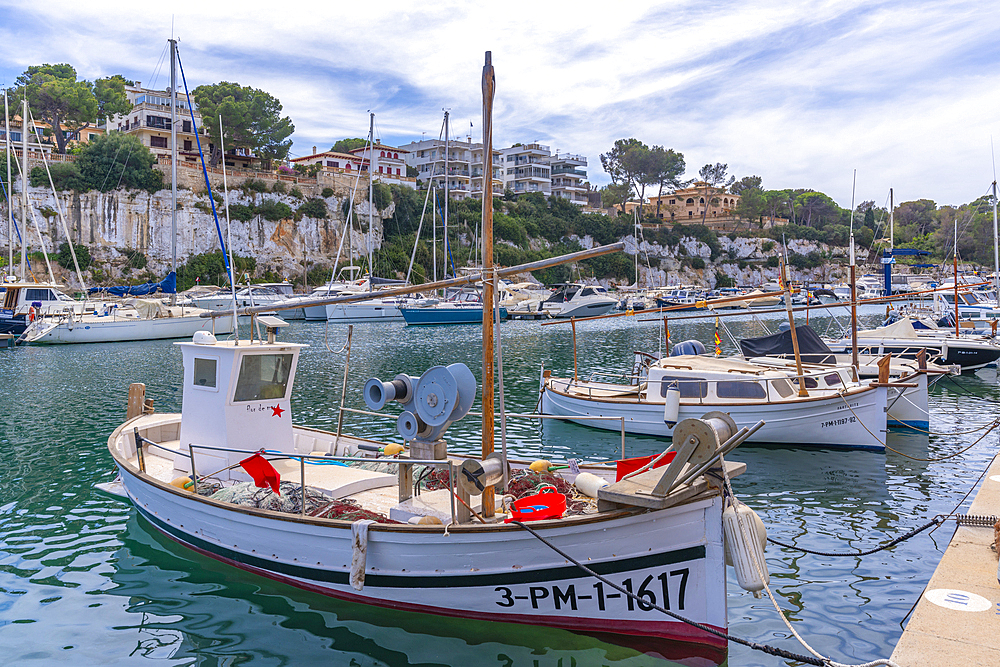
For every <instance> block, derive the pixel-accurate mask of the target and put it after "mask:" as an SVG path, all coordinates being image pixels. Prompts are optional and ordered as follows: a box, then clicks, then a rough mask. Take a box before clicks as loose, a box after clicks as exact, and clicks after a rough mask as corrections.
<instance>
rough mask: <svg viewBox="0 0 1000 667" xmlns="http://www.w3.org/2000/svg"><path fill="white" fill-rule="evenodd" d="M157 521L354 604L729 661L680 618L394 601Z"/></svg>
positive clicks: (716, 640) (712, 640)
mask: <svg viewBox="0 0 1000 667" xmlns="http://www.w3.org/2000/svg"><path fill="white" fill-rule="evenodd" d="M151 525H153V527H154V528H156V529H157V530H158V531H159V532H160V533H162V534H163V535H165V536H166V537H168V538H170V539H171V540H173V541H174V542H177V543H178V544H181V545H183V546H185V547H186V548H188V549H191V550H192V551H196V552H198V553H200V554H202V555H204V556H208V557H209V558H212V559H213V560H217V561H220V562H222V563H226V564H227V565H232V566H233V567H236V568H239V569H241V570H244V571H246V572H251V573H253V574H257V575H260V576H262V577H266V578H267V579H271V580H273V581H278V582H281V583H284V584H288V585H290V586H295V587H296V588H301V589H303V590H307V591H311V592H314V593H319V594H321V595H326V596H328V597H332V598H336V599H338V600H344V601H347V602H355V603H359V604H367V605H373V606H377V607H385V608H388V609H397V610H400V611H409V612H416V613H420V614H430V615H435V616H451V617H456V618H468V619H474V620H482V621H494V622H501V623H523V624H527V625H541V626H545V627H550V628H557V629H560V630H569V631H571V632H576V633H580V634H585V635H588V636H590V637H594V638H596V639H600V640H601V641H605V642H607V643H609V644H615V645H617V646H625V647H627V648H631V649H634V650H636V651H639V652H641V653H645V654H648V655H654V656H658V657H661V658H664V659H666V660H683V659H684V658H691V657H700V658H706V659H708V660H710V661H712V663H713V664H716V665H720V664H722V663H723V662H725V659H726V655H727V651H728V643H727V642H726V640H725V639H722V638H721V637H716V636H715V635H712V634H709V633H707V632H704V631H702V630H699V629H698V628H695V627H694V626H691V625H688V624H686V623H682V622H680V621H666V622H657V621H635V620H626V619H607V620H601V621H599V620H596V619H588V618H566V617H562V616H541V615H539V616H534V615H530V614H488V613H485V612H474V611H458V610H455V609H448V608H444V607H432V606H429V605H421V604H413V603H409V602H398V601H395V600H380V599H378V598H372V597H367V596H363V595H356V594H354V593H350V592H347V591H341V590H338V589H335V588H328V587H326V586H322V585H319V584H315V583H311V582H307V581H302V580H301V579H295V578H294V577H287V576H285V575H282V574H277V573H275V572H271V571H270V570H264V569H261V568H258V567H254V566H252V565H247V564H246V563H240V562H239V561H235V560H232V559H230V558H226V557H225V556H220V555H219V554H217V553H214V552H212V551H208V550H206V549H201V548H199V547H196V546H194V545H192V544H190V543H188V542H185V541H183V540H180V539H178V538H176V537H175V536H173V535H171V534H169V533H167V532H164V531H162V530H160V529H159V527H157V526H156V525H155V524H151ZM704 625H707V626H708V627H710V628H712V629H714V630H718V631H719V632H726V628H719V627H716V626H713V625H709V624H707V623H706V624H704Z"/></svg>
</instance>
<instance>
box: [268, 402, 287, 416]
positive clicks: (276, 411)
mask: <svg viewBox="0 0 1000 667" xmlns="http://www.w3.org/2000/svg"><path fill="white" fill-rule="evenodd" d="M282 412H284V410H282V409H281V406H280V405H276V406H274V407H273V408H271V416H272V417H280V416H281V413H282Z"/></svg>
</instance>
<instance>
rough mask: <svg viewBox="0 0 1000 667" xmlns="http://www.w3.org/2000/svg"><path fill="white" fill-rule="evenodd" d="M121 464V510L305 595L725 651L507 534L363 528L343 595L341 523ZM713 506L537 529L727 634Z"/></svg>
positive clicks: (704, 503)
mask: <svg viewBox="0 0 1000 667" xmlns="http://www.w3.org/2000/svg"><path fill="white" fill-rule="evenodd" d="M113 437H114V436H113ZM124 437H128V436H127V435H126V436H124ZM116 463H117V465H118V468H119V471H120V473H121V478H122V481H123V484H124V488H125V490H126V491H127V493H128V496H129V498H130V499H131V500H132V502H133V503H134V504H135V506H136V508H137V509H138V510H139V512H140V513H141V514H142V515H143V517H145V518H146V519H147V520H148V521H149V522H150V523H152V525H153V526H155V527H156V528H157V529H158V530H160V531H162V532H163V533H164V534H166V535H167V536H169V537H171V538H172V539H174V540H176V541H178V542H180V543H182V544H185V545H187V546H189V547H191V548H193V549H196V550H197V551H200V552H202V553H204V554H206V555H208V556H210V557H212V558H216V559H218V560H220V561H223V562H227V563H230V564H232V565H234V566H236V567H240V568H243V569H245V570H249V571H251V572H255V573H257V574H261V575H263V576H266V577H269V578H272V579H276V580H279V581H283V582H287V583H289V584H292V585H294V586H298V587H300V588H304V589H308V590H313V591H316V592H319V593H322V594H325V595H330V596H332V597H336V598H340V599H345V600H351V601H355V602H361V603H366V604H372V605H377V606H382V607H391V608H395V609H404V610H410V611H415V612H424V613H431V614H436V615H447V616H456V617H462V618H476V619H485V620H491V621H500V622H508V623H524V624H530V625H541V626H550V627H557V628H564V629H568V630H571V631H574V632H580V633H584V634H595V635H600V636H602V637H604V638H607V637H608V636H609V635H614V636H616V637H615V639H613V640H612V641H616V643H621V644H623V645H629V646H635V647H637V648H640V650H651V651H652V652H660V651H659V650H658V649H656V648H655V647H656V646H657V645H663V646H664V651H669V650H670V648H669V644H670V643H671V642H677V641H681V642H691V643H695V644H699V645H702V646H701V649H702V650H711V651H712V652H719V651H722V652H723V654H724V651H725V648H724V647H725V643H724V642H723V641H721V640H720V639H718V638H717V637H714V636H712V635H709V634H707V633H705V632H703V631H700V630H698V629H696V628H693V627H691V626H689V625H686V624H684V623H681V622H678V621H674V620H673V619H671V618H670V617H667V616H665V615H663V614H661V613H660V612H657V611H655V610H652V609H642V608H640V606H639V605H638V604H636V603H632V604H630V603H629V601H628V599H627V598H626V597H625V596H622V595H621V594H619V593H617V591H615V590H614V589H611V588H609V587H607V586H605V585H603V584H601V583H600V582H598V581H597V580H596V579H594V578H593V577H590V576H589V575H586V574H585V573H583V572H582V571H581V570H579V569H578V568H576V567H575V566H574V565H572V564H570V563H568V562H567V561H565V560H564V559H563V558H562V557H560V556H558V555H557V554H556V553H555V552H554V551H552V550H551V549H549V548H548V547H547V546H545V545H544V544H542V542H540V541H539V540H537V539H535V538H534V537H532V536H531V535H530V534H529V533H527V532H526V531H524V530H520V529H517V528H515V527H513V526H510V527H501V528H499V529H494V530H483V529H480V530H471V531H463V530H462V529H461V528H455V527H453V528H452V529H451V531H450V534H449V535H447V536H445V535H443V534H442V533H441V531H440V528H437V529H433V528H431V527H428V528H430V530H420V529H414V528H415V527H410V526H406V527H405V528H404V529H401V530H400V529H397V530H393V528H392V527H391V526H372V527H371V528H370V532H369V540H368V546H367V561H366V564H367V568H366V579H365V585H364V588H363V589H362V590H361V591H357V590H355V589H354V588H352V587H351V585H350V583H349V573H350V569H351V559H352V535H351V528H350V524H349V523H347V522H342V521H330V520H308V521H301V520H299V517H298V516H297V515H287V514H285V515H283V514H279V513H275V512H266V511H261V510H247V509H246V508H235V506H231V505H229V506H227V504H225V503H218V502H212V501H206V500H205V499H203V498H200V497H197V496H195V495H194V494H191V493H188V492H180V491H178V490H174V489H173V487H169V486H166V485H162V484H154V483H150V481H148V478H145V477H141V476H140V475H138V474H137V471H136V470H135V468H133V467H132V466H131V465H123V464H122V461H121V460H119V459H118V457H116ZM722 502H723V501H722V499H721V498H720V497H719V496H714V497H711V498H707V499H704V500H699V501H695V502H692V503H689V504H686V505H681V506H679V507H673V508H669V509H666V510H660V511H657V512H653V513H644V514H632V515H627V516H620V517H617V518H613V519H605V520H596V521H593V520H592V521H581V522H579V523H567V522H561V524H560V525H558V526H554V525H552V524H555V523H556V522H536V524H535V526H536V529H537V530H539V531H540V532H541V533H542V534H543V535H544V536H545V537H546V538H547V539H549V540H550V541H552V542H553V543H554V544H556V545H557V546H558V547H560V548H561V549H563V550H564V551H566V552H567V553H569V554H571V555H573V556H575V557H578V558H579V559H580V560H581V561H583V562H585V563H586V564H587V565H588V566H589V567H591V568H593V569H595V570H596V571H598V572H599V573H601V574H603V575H605V576H606V577H608V578H609V579H610V580H611V581H613V582H615V583H616V584H618V585H622V586H625V587H629V586H632V587H633V590H634V591H636V592H637V594H639V591H646V592H647V593H651V594H652V595H653V599H654V600H655V602H656V603H657V604H663V603H664V600H663V592H664V591H666V593H667V596H668V597H667V599H668V601H669V604H670V609H672V610H674V611H676V612H677V613H680V614H681V615H683V616H684V617H686V618H690V619H692V620H695V621H698V622H701V623H704V624H707V625H710V626H712V627H713V628H715V629H718V630H724V629H725V628H726V625H727V623H726V582H725V574H724V572H725V569H724V568H725V565H724V560H723V559H724V556H723V545H722V529H721V520H722V519H721V515H722ZM651 514H652V515H655V516H651ZM665 545H669V546H665ZM647 599H649V598H647Z"/></svg>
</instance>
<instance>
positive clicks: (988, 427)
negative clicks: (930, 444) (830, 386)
mask: <svg viewBox="0 0 1000 667" xmlns="http://www.w3.org/2000/svg"><path fill="white" fill-rule="evenodd" d="M839 396H840V398H841V400H843V401H844V405H846V406H847V409H848V410H850V411H851V414H852V415H854V417H855V418H856V419H857V420H858V423H859V424H861V426H862V428H864V429H865V430H866V431H868V435H870V436H871V437H873V438H875V440H876V441H877V442H878V443H879V444H881V445H882V446H884V447H885V448H886V449H888V450H889V451H890V452H893V453H895V454H899V455H900V456H902V457H904V458H908V459H911V460H913V461H921V462H923V463H938V462H940V461H947V460H948V459H951V458H954V457H956V456H959V455H961V454H964V453H965V452H967V451H969V450H970V449H972V448H973V447H975V446H976V445H978V444H979V443H980V441H982V439H983V438H985V437H986V436H987V435H989V434H990V432H992V431H993V429H995V428H996V427H997V425H998V424H1000V419H994V420H993V421H992V422H991V423H990V424H988V425H983V426H980V427H978V428H975V429H972V430H969V431H962V432H959V433H952V434H949V433H943V434H942V433H934V434H932V435H945V436H947V435H964V434H966V433H976V432H977V431H979V430H981V429H983V428H985V429H986V432H985V433H983V434H982V435H981V436H979V438H978V439H977V440H976V441H975V442H974V443H972V444H971V445H969V446H968V447H966V448H965V449H961V450H959V451H957V452H955V453H954V454H948V455H947V456H941V457H938V458H933V459H921V458H918V457H916V456H910V455H909V454H904V453H903V452H901V451H899V450H898V449H893V448H892V447H890V446H889V445H887V444H885V443H883V442H882V441H881V440H879V439H878V436H877V435H875V434H874V433H872V431H871V429H870V428H868V427H867V426H865V423H864V422H863V421H861V417H859V416H858V413H856V412H855V411H854V408H852V407H851V404H850V403H848V402H847V397H846V396H844V394H839ZM911 428H916V427H911ZM917 430H920V429H917ZM928 433H929V431H928Z"/></svg>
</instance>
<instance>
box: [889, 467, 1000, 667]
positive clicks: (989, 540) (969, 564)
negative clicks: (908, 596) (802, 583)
mask: <svg viewBox="0 0 1000 667" xmlns="http://www.w3.org/2000/svg"><path fill="white" fill-rule="evenodd" d="M968 513H969V514H975V515H980V516H989V515H993V516H997V515H1000V458H997V459H996V460H995V461H994V462H993V464H992V465H991V466H990V469H989V471H987V473H986V476H985V477H984V479H983V483H982V487H981V488H980V490H979V493H978V494H976V498H975V500H974V501H973V502H972V507H971V508H970V509H969V512H968ZM993 539H994V533H993V528H977V527H968V526H959V528H958V530H957V531H956V532H955V535H954V537H952V538H951V543H950V544H949V545H948V548H947V549H946V550H945V552H944V556H943V557H942V558H941V562H940V563H939V564H938V567H937V569H936V570H935V571H934V575H933V576H932V577H931V580H930V582H929V583H928V584H927V588H926V589H925V590H924V593H923V595H922V596H921V597H920V601H919V602H918V604H917V607H916V609H915V610H914V611H913V617H912V618H911V619H910V622H909V624H908V625H907V626H906V630H905V631H904V632H903V635H902V636H901V637H900V638H899V643H898V644H896V649H895V650H894V651H893V652H892V660H893V662H895V663H896V664H898V665H901V666H902V667H932V666H933V667H938V666H940V665H963V666H969V667H971V666H972V665H990V666H992V667H995V666H996V665H1000V583H998V582H997V576H998V573H997V552H996V551H995V550H994V548H993V546H992V545H993Z"/></svg>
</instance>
